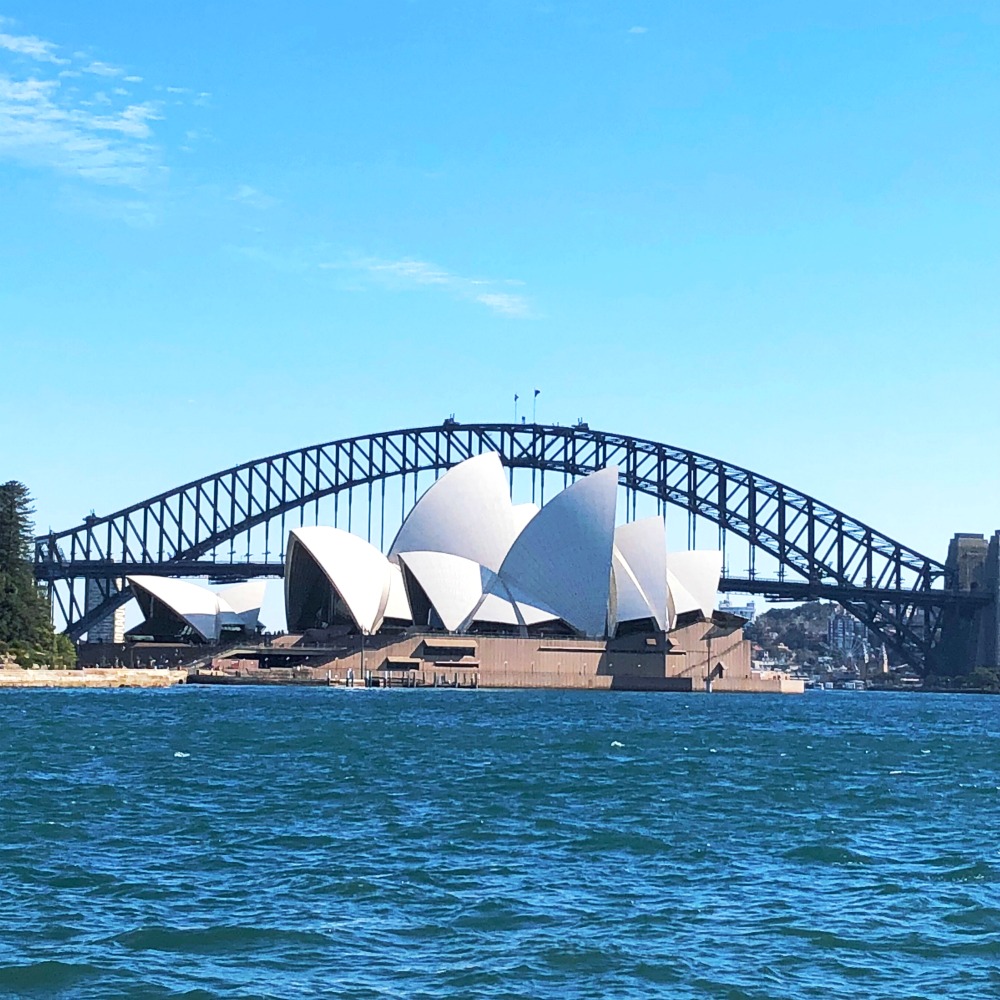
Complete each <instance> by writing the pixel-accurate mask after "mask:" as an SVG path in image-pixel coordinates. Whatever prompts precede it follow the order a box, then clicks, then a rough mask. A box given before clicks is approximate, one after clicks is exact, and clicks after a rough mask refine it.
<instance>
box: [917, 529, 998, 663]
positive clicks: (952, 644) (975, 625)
mask: <svg viewBox="0 0 1000 1000" xmlns="http://www.w3.org/2000/svg"><path fill="white" fill-rule="evenodd" d="M945 572H946V574H947V579H948V581H949V586H950V588H951V589H952V590H953V591H954V592H956V593H958V594H968V595H970V596H971V595H975V596H978V597H980V598H986V600H982V601H979V602H968V603H964V604H963V603H959V602H955V603H953V604H950V605H947V606H945V608H944V609H943V611H942V616H941V639H940V641H939V643H938V645H937V648H936V649H935V651H934V656H933V664H932V669H933V670H934V672H935V673H939V674H945V675H948V676H951V677H956V676H961V675H963V674H968V673H971V672H972V671H973V670H974V669H975V668H976V667H992V668H994V669H996V668H1000V531H997V532H994V534H993V537H992V538H990V539H986V538H985V537H984V536H983V535H976V534H967V533H961V534H957V535H955V537H954V538H952V540H951V542H950V543H949V545H948V558H947V560H946V561H945Z"/></svg>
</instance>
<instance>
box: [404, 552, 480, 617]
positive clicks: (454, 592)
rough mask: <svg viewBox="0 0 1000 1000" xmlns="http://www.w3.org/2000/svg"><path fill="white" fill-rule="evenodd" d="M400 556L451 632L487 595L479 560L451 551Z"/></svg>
mask: <svg viewBox="0 0 1000 1000" xmlns="http://www.w3.org/2000/svg"><path fill="white" fill-rule="evenodd" d="M399 559H400V561H401V562H402V563H403V565H404V566H405V567H406V568H407V569H408V570H409V571H410V573H412V574H413V576H414V578H415V579H416V581H417V583H419V584H420V587H421V588H422V589H423V592H424V593H425V594H426V595H427V599H428V600H429V601H430V602H431V605H432V607H433V608H434V610H435V611H436V612H437V616H438V618H440V619H441V624H442V625H444V627H445V628H446V629H447V630H448V631H449V632H455V631H457V630H458V629H459V627H460V626H461V625H462V623H463V622H464V621H465V620H466V619H467V618H468V617H469V615H471V614H472V612H473V611H474V610H475V608H476V605H477V604H478V603H479V600H480V598H481V597H482V596H483V569H482V567H481V566H480V565H479V563H477V562H473V561H472V560H471V559H463V558H462V557H461V556H455V555H451V554H450V553H448V552H404V553H401V554H400V556H399ZM489 575H490V576H493V574H492V573H490V574H489Z"/></svg>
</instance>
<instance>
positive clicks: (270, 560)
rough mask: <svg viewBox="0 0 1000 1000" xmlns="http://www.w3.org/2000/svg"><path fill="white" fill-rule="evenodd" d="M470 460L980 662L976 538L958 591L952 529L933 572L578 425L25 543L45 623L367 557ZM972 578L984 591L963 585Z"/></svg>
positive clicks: (228, 477)
mask: <svg viewBox="0 0 1000 1000" xmlns="http://www.w3.org/2000/svg"><path fill="white" fill-rule="evenodd" d="M485 451H495V452H497V453H498V454H499V456H500V458H501V461H502V462H503V464H504V466H505V468H507V469H508V470H509V475H510V477H511V485H512V490H513V488H514V480H515V475H517V476H519V477H521V481H522V488H524V489H527V488H528V487H527V483H526V482H525V480H526V479H529V478H530V490H531V499H534V500H537V501H538V502H544V499H545V490H546V483H547V481H548V485H549V488H550V494H551V492H554V491H553V490H552V481H553V478H555V479H556V480H557V481H558V485H559V486H560V487H561V486H562V485H563V484H564V483H567V482H569V481H571V480H572V479H574V478H576V477H579V476H584V475H587V474H589V473H591V472H595V471H597V470H598V469H601V468H604V467H605V466H608V465H617V466H618V468H619V477H620V484H621V487H622V488H623V496H624V504H625V512H624V513H625V517H626V518H628V517H630V516H631V517H635V516H636V515H637V510H638V507H639V505H640V504H643V505H650V504H652V505H654V506H655V509H656V510H657V511H658V512H662V513H663V514H664V516H665V517H666V514H667V512H668V510H669V511H671V512H672V513H673V516H675V517H677V516H680V517H682V518H683V519H684V521H685V527H684V530H685V531H686V534H687V540H686V541H687V545H688V547H695V546H696V545H698V544H699V539H700V544H702V546H703V547H704V543H705V541H706V538H705V532H706V531H708V532H710V533H711V534H710V537H709V538H708V541H709V542H710V543H711V546H712V547H719V548H721V549H722V550H723V552H724V553H725V557H726V558H725V564H726V566H727V567H729V568H727V570H726V575H725V576H724V579H723V581H722V589H723V590H726V591H729V592H734V593H747V594H758V595H762V596H765V597H767V598H769V599H771V600H784V601H807V600H814V599H828V600H833V601H837V602H839V603H840V604H841V605H843V606H844V608H846V609H847V610H848V611H849V612H851V613H852V614H853V615H855V616H856V617H857V618H858V619H860V620H861V621H862V622H863V623H864V624H865V625H866V626H867V627H868V628H869V629H870V630H871V631H872V632H873V633H874V634H875V635H876V636H877V637H879V639H880V640H881V641H882V642H884V643H885V644H886V646H887V647H889V648H890V649H892V650H893V651H894V652H895V653H896V654H897V656H899V657H901V658H902V659H903V660H905V662H908V663H910V664H912V665H914V666H917V667H920V668H922V669H927V670H937V671H941V672H956V671H957V670H960V669H963V664H964V665H965V667H964V668H965V669H967V668H968V665H976V661H977V660H978V661H980V662H983V661H984V658H985V659H986V660H989V659H990V658H991V657H992V658H994V659H995V658H996V642H995V635H996V631H997V629H996V619H997V607H996V606H997V601H996V592H997V581H996V579H995V574H994V575H993V576H992V577H991V576H990V574H989V573H988V572H986V569H984V566H986V564H987V563H988V558H987V555H986V546H987V543H985V542H982V541H980V542H979V546H980V548H982V549H983V554H982V557H981V558H980V560H979V564H978V568H977V570H976V571H975V572H973V573H972V574H971V576H972V577H975V580H973V582H971V583H970V582H969V581H970V579H971V577H970V574H969V573H965V574H964V575H963V570H962V565H961V557H962V551H961V542H962V539H963V538H964V537H965V536H956V539H955V540H954V541H953V542H952V549H951V550H950V555H949V559H948V561H947V562H946V563H942V562H939V561H937V560H935V559H932V558H930V557H928V556H925V555H922V554H921V553H919V552H917V551H915V550H914V549H912V548H909V547H908V546H906V545H903V544H902V543H900V542H897V541H895V540H894V539H892V538H891V537H889V536H888V535H886V534H884V533H882V532H881V531H878V530H876V529H875V528H872V527H870V526H869V525H867V524H863V523H862V522H861V521H859V520H857V519H856V518H853V517H851V516H849V515H848V514H845V513H844V512H842V511H840V510H837V509H835V508H833V507H831V506H829V505H828V504H825V503H823V502H822V501H820V500H817V499H816V498H814V497H811V496H808V495H806V494H805V493H802V492H800V491H799V490H796V489H793V488H792V487H790V486H786V485H784V484H782V483H779V482H776V481H775V480H773V479H770V478H768V477H766V476H762V475H759V474H757V473H755V472H751V471H750V470H749V469H744V468H740V467H738V466H735V465H731V464H730V463H728V462H725V461H722V460H720V459H716V458H710V457H708V456H706V455H701V454H697V453H696V452H692V451H688V450H686V449H684V448H677V447H674V446H672V445H668V444H662V443H660V442H656V441H649V440H643V439H641V438H636V437H631V436H629V435H625V434H612V433H607V432H604V431H598V430H593V429H591V428H590V427H589V426H588V425H587V424H585V423H583V422H580V423H578V424H576V425H575V426H571V427H562V426H548V425H539V424H534V423H531V424H528V423H520V424H518V423H491V424H465V423H459V422H458V421H456V420H454V419H453V418H449V419H448V420H446V421H445V422H444V423H443V424H439V425H437V426H433V427H421V428H415V429H409V430H397V431H388V432H383V433H378V434H370V435H364V436H360V437H352V438H346V439H344V440H339V441H331V442H328V443H326V444H318V445H312V446H310V447H306V448H299V449H296V450H294V451H288V452H284V453H282V454H279V455H271V456H269V457H267V458H262V459H258V460H255V461H251V462H245V463H243V464H242V465H238V466H234V467H233V468H230V469H226V470H224V471H222V472H218V473H216V474H214V475H210V476H205V477H203V478H201V479H198V480H195V481H193V482H190V483H186V484H184V485H183V486H179V487H177V488H176V489H172V490H169V491H168V492H166V493H161V494H160V495H158V496H155V497H151V498H150V499H148V500H144V501H142V502H140V503H136V504H133V505H132V506H130V507H126V508H124V509H123V510H119V511H116V512H115V513H113V514H108V515H106V516H103V517H97V516H93V515H92V516H90V517H87V518H85V519H84V522H83V523H82V524H79V525H77V526H75V527H72V528H68V529H67V530H65V531H59V532H52V533H49V534H47V535H43V536H40V537H39V538H37V539H36V543H35V573H36V577H37V579H38V580H39V581H40V582H41V583H42V584H44V585H45V586H46V588H47V589H48V592H49V595H50V598H51V602H52V608H53V616H54V620H55V624H56V626H57V627H58V628H60V629H63V630H64V631H65V632H66V633H67V634H68V635H69V636H70V638H72V639H80V638H81V637H82V636H84V635H86V633H87V632H88V629H90V628H94V627H95V626H96V625H97V624H98V623H100V622H102V621H104V620H106V619H107V617H108V616H109V615H110V614H111V613H112V612H114V611H115V610H116V609H117V608H118V607H120V606H121V605H123V604H124V603H125V602H126V601H128V600H129V598H130V597H131V593H130V591H129V589H128V587H127V586H122V585H123V583H124V577H125V576H126V575H127V574H132V573H144V574H158V575H164V576H172V577H207V578H209V579H212V580H214V581H216V582H236V581H239V580H245V579H248V578H250V577H262V576H263V577H280V576H281V575H282V559H283V548H284V544H285V538H286V536H287V530H288V529H289V528H291V527H295V526H297V525H299V524H302V523H310V522H311V523H337V524H340V526H342V527H346V528H347V529H348V530H351V531H354V532H355V533H357V534H361V535H365V534H366V533H367V537H368V539H369V541H372V542H373V543H375V544H380V545H381V546H382V547H384V545H385V542H386V537H385V536H386V530H387V525H388V524H390V523H391V521H390V515H387V504H388V505H389V506H390V507H391V508H393V509H394V510H398V512H399V516H400V517H402V516H403V515H405V512H406V510H407V508H408V506H410V505H412V504H413V503H415V502H416V499H417V496H418V491H419V490H420V489H421V485H422V478H423V485H424V486H426V485H427V484H428V477H430V478H433V477H435V476H437V475H439V474H440V473H441V472H442V471H444V470H445V469H447V468H449V467H451V466H452V465H454V464H456V463H457V462H460V461H462V460H463V459H466V458H469V457H471V456H472V455H477V454H481V453H483V452H485ZM699 526H701V527H700V531H701V535H700V536H699ZM976 537H978V536H976ZM389 540H390V541H391V537H390V538H389ZM997 542H998V539H997V538H996V537H995V538H994V539H993V543H992V548H996V544H997ZM956 546H957V547H956ZM672 547H673V548H677V547H679V546H677V545H672ZM736 550H738V551H739V556H738V557H737V556H736V555H735V551H736ZM991 552H992V549H991ZM993 557H994V561H996V556H995V553H994V554H993ZM737 564H738V565H739V569H738V570H736V569H733V568H732V567H734V566H736V565H737ZM987 568H988V567H987ZM977 574H978V575H977ZM981 578H988V585H986V586H980V585H979V583H980V579H981ZM984 635H986V636H987V638H986V640H985V647H984V639H983V636H984ZM990 636H992V637H993V640H994V641H993V645H992V647H991V646H990Z"/></svg>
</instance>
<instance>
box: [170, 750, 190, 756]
mask: <svg viewBox="0 0 1000 1000" xmlns="http://www.w3.org/2000/svg"><path fill="white" fill-rule="evenodd" d="M174 756H175V757H190V756H191V754H189V753H182V752H181V751H180V750H175V751H174Z"/></svg>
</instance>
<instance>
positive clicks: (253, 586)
mask: <svg viewBox="0 0 1000 1000" xmlns="http://www.w3.org/2000/svg"><path fill="white" fill-rule="evenodd" d="M266 589H267V583H266V582H265V581H264V580H248V581H247V582H246V583H238V584H236V586H234V587H226V588H225V589H224V590H219V591H216V593H217V594H218V595H219V597H221V598H222V600H224V601H225V602H226V603H227V604H228V605H229V607H230V608H231V609H232V610H233V613H234V614H235V615H236V617H237V618H239V620H240V623H241V624H242V625H243V627H244V628H246V629H248V630H249V631H251V632H253V631H254V630H255V629H256V628H257V623H258V620H259V618H260V607H261V605H262V604H263V603H264V592H265V590H266Z"/></svg>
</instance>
